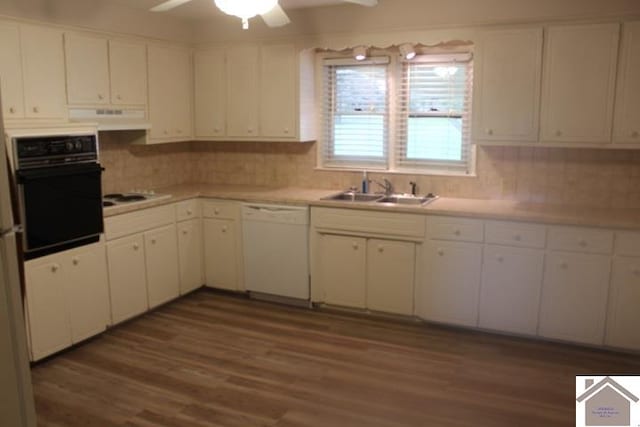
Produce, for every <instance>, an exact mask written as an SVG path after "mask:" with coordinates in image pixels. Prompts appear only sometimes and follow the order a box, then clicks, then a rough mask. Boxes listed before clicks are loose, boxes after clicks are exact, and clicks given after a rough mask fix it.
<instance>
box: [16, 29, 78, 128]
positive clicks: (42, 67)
mask: <svg viewBox="0 0 640 427" xmlns="http://www.w3.org/2000/svg"><path fill="white" fill-rule="evenodd" d="M20 37H21V42H22V71H23V78H24V99H25V116H26V117H28V118H38V119H40V118H42V119H52V118H56V119H57V118H64V117H66V115H67V111H66V109H67V108H66V88H65V73H64V48H63V43H62V32H61V31H58V30H52V29H48V28H43V27H37V26H33V25H22V26H20Z"/></svg>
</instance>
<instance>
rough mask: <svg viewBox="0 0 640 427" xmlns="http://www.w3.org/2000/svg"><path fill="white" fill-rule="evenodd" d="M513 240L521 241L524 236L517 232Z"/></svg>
mask: <svg viewBox="0 0 640 427" xmlns="http://www.w3.org/2000/svg"><path fill="white" fill-rule="evenodd" d="M513 240H515V241H516V242H519V241H521V240H522V236H521V235H519V234H516V235H515V236H513Z"/></svg>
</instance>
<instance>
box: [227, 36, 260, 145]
mask: <svg viewBox="0 0 640 427" xmlns="http://www.w3.org/2000/svg"><path fill="white" fill-rule="evenodd" d="M258 55H259V49H258V47H257V46H237V47H234V48H233V49H228V50H227V84H228V86H227V87H228V91H227V114H228V122H227V135H228V136H237V137H257V136H258V133H259V129H258V103H257V102H256V97H257V96H258V64H259V56H258Z"/></svg>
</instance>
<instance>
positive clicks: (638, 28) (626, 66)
mask: <svg viewBox="0 0 640 427" xmlns="http://www.w3.org/2000/svg"><path fill="white" fill-rule="evenodd" d="M622 37H623V38H622V59H621V61H620V74H619V78H618V96H617V97H616V110H615V111H616V117H615V127H614V132H613V142H620V143H640V97H639V96H638V94H639V93H640V22H631V23H626V24H624V33H623V36H622Z"/></svg>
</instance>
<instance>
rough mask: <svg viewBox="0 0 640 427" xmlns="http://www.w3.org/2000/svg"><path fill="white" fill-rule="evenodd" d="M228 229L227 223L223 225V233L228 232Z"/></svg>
mask: <svg viewBox="0 0 640 427" xmlns="http://www.w3.org/2000/svg"><path fill="white" fill-rule="evenodd" d="M227 230H228V228H227V226H226V225H225V226H224V227H222V232H223V233H226V232H227Z"/></svg>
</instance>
